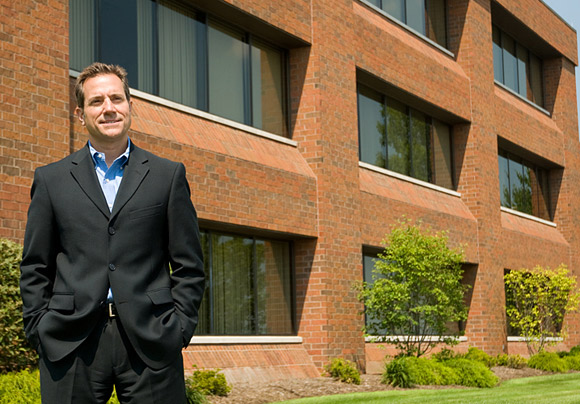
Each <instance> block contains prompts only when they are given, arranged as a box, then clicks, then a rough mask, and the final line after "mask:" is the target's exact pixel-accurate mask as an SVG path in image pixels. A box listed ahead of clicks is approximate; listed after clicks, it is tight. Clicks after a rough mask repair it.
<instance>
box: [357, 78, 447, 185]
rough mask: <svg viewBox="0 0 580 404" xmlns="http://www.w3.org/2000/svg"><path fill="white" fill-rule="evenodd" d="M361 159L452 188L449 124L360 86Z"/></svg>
mask: <svg viewBox="0 0 580 404" xmlns="http://www.w3.org/2000/svg"><path fill="white" fill-rule="evenodd" d="M358 121H359V148H360V160H361V161H363V162H365V163H369V164H372V165H375V166H378V167H382V168H386V169H388V170H391V171H395V172H397V173H400V174H404V175H409V176H411V177H414V178H417V179H420V180H422V181H427V182H431V183H433V184H437V185H439V186H442V187H446V188H450V189H451V188H453V180H452V178H453V177H452V175H453V173H452V169H451V167H452V166H451V161H452V159H451V134H450V129H449V126H448V125H445V124H444V123H442V122H440V121H438V120H436V119H434V118H431V117H429V116H427V115H425V114H424V113H422V112H420V111H417V110H416V109H413V108H410V107H409V106H407V105H405V104H403V103H401V102H399V101H397V100H394V99H392V98H390V97H387V96H385V95H383V94H381V93H378V92H376V91H374V90H371V89H369V88H367V87H365V86H362V85H359V89H358Z"/></svg>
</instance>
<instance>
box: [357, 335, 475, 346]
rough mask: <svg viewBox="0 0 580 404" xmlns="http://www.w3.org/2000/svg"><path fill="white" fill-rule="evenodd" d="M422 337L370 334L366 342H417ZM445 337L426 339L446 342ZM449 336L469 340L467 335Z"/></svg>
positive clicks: (426, 340)
mask: <svg viewBox="0 0 580 404" xmlns="http://www.w3.org/2000/svg"><path fill="white" fill-rule="evenodd" d="M420 338H423V337H421V336H416V335H412V336H408V335H368V336H366V337H365V342H372V343H377V344H380V343H387V342H396V341H398V340H399V339H401V340H404V341H407V340H410V341H413V342H417V341H419V339H420ZM444 338H447V337H445V336H443V338H441V337H439V336H436V335H427V336H426V337H425V339H424V341H425V342H444ZM449 338H452V339H454V340H456V341H459V342H466V341H467V337H466V336H461V337H453V336H449Z"/></svg>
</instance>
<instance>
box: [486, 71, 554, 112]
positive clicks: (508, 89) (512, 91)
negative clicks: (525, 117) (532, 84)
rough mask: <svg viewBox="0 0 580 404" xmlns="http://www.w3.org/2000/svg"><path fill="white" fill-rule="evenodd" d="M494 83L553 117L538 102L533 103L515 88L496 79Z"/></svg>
mask: <svg viewBox="0 0 580 404" xmlns="http://www.w3.org/2000/svg"><path fill="white" fill-rule="evenodd" d="M494 83H495V85H496V86H498V87H501V88H503V89H504V90H506V91H507V92H508V93H510V94H512V95H514V96H516V97H518V98H519V99H520V100H522V101H524V102H525V103H527V104H528V105H530V106H532V107H534V108H535V109H537V110H538V111H540V112H542V113H544V114H546V115H548V116H549V117H552V115H551V114H550V113H549V112H548V111H546V110H545V109H544V108H542V107H540V106H539V105H538V104H535V103H533V102H532V101H530V100H528V99H527V98H526V97H523V96H522V95H521V94H518V93H516V92H515V91H514V90H512V89H511V88H509V87H507V86H506V85H504V84H501V83H500V82H499V81H497V80H494Z"/></svg>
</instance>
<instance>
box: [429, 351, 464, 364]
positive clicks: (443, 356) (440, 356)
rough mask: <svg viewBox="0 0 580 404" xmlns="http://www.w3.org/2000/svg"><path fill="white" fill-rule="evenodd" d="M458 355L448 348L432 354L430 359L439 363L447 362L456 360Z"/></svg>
mask: <svg viewBox="0 0 580 404" xmlns="http://www.w3.org/2000/svg"><path fill="white" fill-rule="evenodd" d="M457 356H458V354H456V353H455V352H454V351H453V350H451V349H448V348H443V349H442V350H441V351H439V352H437V353H434V354H433V355H431V358H433V359H435V360H436V361H439V362H444V361H448V360H449V359H453V358H456V357H457Z"/></svg>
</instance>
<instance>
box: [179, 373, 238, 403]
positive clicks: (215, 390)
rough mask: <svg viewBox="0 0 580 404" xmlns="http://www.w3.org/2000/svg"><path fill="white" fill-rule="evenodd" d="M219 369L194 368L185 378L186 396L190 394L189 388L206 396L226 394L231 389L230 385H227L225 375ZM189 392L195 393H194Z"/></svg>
mask: <svg viewBox="0 0 580 404" xmlns="http://www.w3.org/2000/svg"><path fill="white" fill-rule="evenodd" d="M219 371H220V370H219V369H217V370H195V371H194V372H193V374H192V375H191V376H190V377H188V378H186V379H185V387H186V390H187V391H188V396H189V395H190V391H191V390H193V391H197V392H200V393H201V394H203V395H208V396H223V397H225V396H227V395H228V393H229V392H230V391H231V390H232V387H231V386H230V385H228V383H227V381H226V377H225V376H224V375H223V374H221V373H218V372H219ZM191 394H192V395H195V394H194V393H191ZM201 402H203V401H201Z"/></svg>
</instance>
